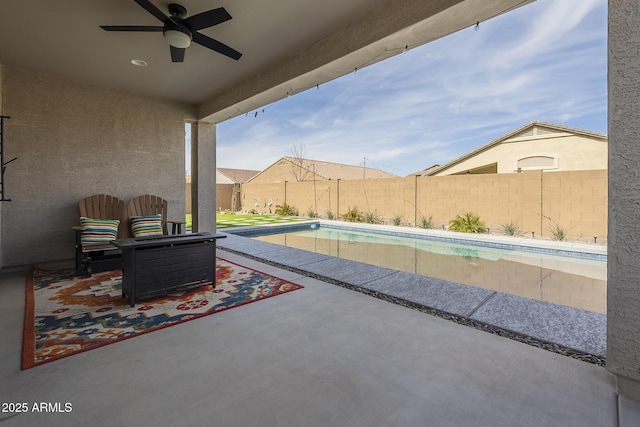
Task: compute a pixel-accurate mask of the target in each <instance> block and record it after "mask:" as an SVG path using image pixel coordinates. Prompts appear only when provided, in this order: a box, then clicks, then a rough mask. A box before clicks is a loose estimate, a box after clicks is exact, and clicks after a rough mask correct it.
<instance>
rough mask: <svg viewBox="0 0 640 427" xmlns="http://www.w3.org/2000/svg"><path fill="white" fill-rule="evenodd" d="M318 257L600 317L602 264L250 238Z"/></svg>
mask: <svg viewBox="0 0 640 427" xmlns="http://www.w3.org/2000/svg"><path fill="white" fill-rule="evenodd" d="M254 238H255V239H257V240H261V241H265V242H271V243H276V244H279V245H283V246H289V247H292V248H298V249H304V250H308V251H312V252H316V253H320V254H325V255H330V256H335V257H339V258H344V259H349V260H353V261H359V262H363V263H367V264H373V265H377V266H380V267H387V268H391V269H394V270H400V271H406V272H409V273H415V274H419V275H422V276H429V277H435V278H439V279H443V280H449V281H452V282H457V283H463V284H466V285H472V286H478V287H481V288H485V289H491V290H494V291H498V292H504V293H508V294H512V295H519V296H523V297H527V298H534V299H537V300H541V301H547V302H552V303H556V304H561V305H566V306H570V307H575V308H581V309H584V310H589V311H595V312H598V313H606V303H607V282H606V280H607V262H606V260H603V259H590V258H585V257H580V258H578V257H570V256H559V255H552V254H547V253H539V252H529V251H522V250H511V249H497V248H487V247H483V246H473V245H463V244H459V243H457V242H456V243H450V242H446V241H440V240H427V239H422V238H408V237H400V236H393V235H383V234H377V233H366V232H360V231H351V230H339V229H333V228H324V227H320V228H316V229H311V230H305V231H296V232H290V233H284V234H272V235H266V236H258V237H254Z"/></svg>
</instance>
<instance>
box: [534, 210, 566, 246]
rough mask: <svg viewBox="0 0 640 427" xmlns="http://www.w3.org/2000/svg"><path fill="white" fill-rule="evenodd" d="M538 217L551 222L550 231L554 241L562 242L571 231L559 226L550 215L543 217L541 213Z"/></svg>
mask: <svg viewBox="0 0 640 427" xmlns="http://www.w3.org/2000/svg"><path fill="white" fill-rule="evenodd" d="M538 215H540V216H541V217H542V218H544V219H546V220H547V221H549V230H550V231H551V235H552V236H553V239H554V240H558V241H560V242H562V241H563V240H565V239H566V238H567V232H568V231H569V230H568V229H566V228H564V227H563V226H561V225H560V224H558V223H557V222H556V221H555V220H554V219H553V218H551V217H550V216H548V215H543V214H541V213H538Z"/></svg>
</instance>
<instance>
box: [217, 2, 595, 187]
mask: <svg viewBox="0 0 640 427" xmlns="http://www.w3.org/2000/svg"><path fill="white" fill-rule="evenodd" d="M606 79H607V0H562V1H558V0H538V1H536V2H534V3H532V4H529V5H527V6H524V7H522V8H519V9H517V10H515V11H512V12H509V13H506V14H504V15H501V16H498V17H496V18H494V19H492V20H489V21H486V22H481V23H480V29H479V31H474V30H473V28H467V29H464V30H462V31H459V32H457V33H455V34H452V35H449V36H447V37H444V38H442V39H439V40H436V41H434V42H431V43H429V44H426V45H423V46H420V47H416V48H414V49H411V50H409V51H407V52H406V53H403V54H400V55H397V56H395V57H393V58H390V59H388V60H385V61H382V62H379V63H377V64H374V65H371V66H369V67H366V68H363V69H359V70H358V71H357V72H356V73H350V74H347V75H345V76H343V77H341V78H338V79H336V80H333V81H331V82H328V83H325V84H321V85H320V87H319V89H316V88H313V89H310V90H307V91H305V92H302V93H299V94H297V95H294V96H291V97H288V98H286V99H283V100H281V101H278V102H276V103H273V104H270V105H267V106H265V107H264V112H262V109H259V110H258V114H257V116H256V115H255V113H256V111H255V110H254V111H250V112H248V114H247V115H246V116H245V115H241V116H238V117H236V118H233V119H230V120H227V121H225V122H223V123H220V124H218V127H217V137H216V139H217V166H218V167H225V168H238V169H255V170H262V169H264V168H266V167H267V166H269V165H270V164H271V163H273V162H275V161H276V160H277V159H279V158H280V157H282V156H286V155H291V152H292V148H293V146H294V144H295V145H300V144H302V145H304V147H305V149H306V153H307V157H308V158H310V159H315V160H322V161H330V162H338V163H345V164H351V165H362V163H363V161H364V160H365V158H366V164H367V166H371V167H377V168H379V169H383V170H386V171H388V172H391V173H395V174H397V175H401V176H404V175H407V174H409V173H412V172H415V171H418V170H421V169H424V168H427V167H429V166H432V165H434V164H444V163H447V162H448V161H450V160H453V159H454V158H456V157H459V156H460V155H462V154H464V153H466V152H468V151H471V150H473V149H475V148H478V147H480V146H481V145H484V144H486V143H488V142H490V141H492V140H493V139H496V138H498V137H500V136H502V135H504V134H506V133H509V132H511V131H512V130H515V129H516V128H518V127H520V126H523V125H525V124H527V123H529V122H531V121H535V120H539V121H545V122H551V123H556V124H563V125H567V126H572V127H577V128H581V129H586V130H590V131H596V132H601V133H606V132H607V80H606Z"/></svg>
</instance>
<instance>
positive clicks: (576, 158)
mask: <svg viewBox="0 0 640 427" xmlns="http://www.w3.org/2000/svg"><path fill="white" fill-rule="evenodd" d="M607 148H608V146H607V142H606V141H602V140H598V139H593V138H587V137H584V136H579V135H569V134H567V135H566V136H556V135H542V136H537V137H531V138H515V139H513V140H508V141H505V142H504V143H502V144H499V145H497V146H495V147H492V148H490V149H487V150H486V151H483V152H481V153H478V154H477V155H476V156H474V157H472V158H470V159H468V160H466V161H464V162H461V163H459V164H457V165H455V166H452V167H451V168H449V169H446V170H444V171H442V172H441V173H439V174H437V175H438V176H443V175H452V174H455V173H461V172H462V173H464V172H466V171H467V170H470V169H474V168H477V167H480V166H484V165H487V164H491V163H498V173H513V172H516V171H517V161H518V159H521V158H523V157H528V156H538V155H542V156H550V157H554V158H556V159H558V162H557V168H556V169H552V170H557V171H579V170H596V169H606V168H607Z"/></svg>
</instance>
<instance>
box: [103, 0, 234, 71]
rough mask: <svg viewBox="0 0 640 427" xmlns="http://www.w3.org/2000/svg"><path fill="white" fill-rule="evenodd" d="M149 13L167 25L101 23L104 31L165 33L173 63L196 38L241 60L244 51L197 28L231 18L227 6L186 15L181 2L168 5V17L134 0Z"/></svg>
mask: <svg viewBox="0 0 640 427" xmlns="http://www.w3.org/2000/svg"><path fill="white" fill-rule="evenodd" d="M134 1H135V2H136V3H138V4H139V5H140V6H142V7H143V8H144V9H145V10H146V11H147V12H149V13H150V14H152V15H153V16H155V17H156V18H158V19H159V20H160V21H162V23H163V24H164V25H162V26H144V25H101V26H100V28H102V29H103V30H105V31H141V32H162V34H163V35H164V39H165V41H166V42H167V43H168V44H169V48H170V50H171V61H172V62H183V61H184V51H185V49H186V48H187V47H189V45H191V42H192V41H194V42H196V43H198V44H199V45H201V46H204V47H206V48H209V49H211V50H214V51H216V52H218V53H221V54H223V55H226V56H228V57H229V58H232V59H235V60H236V61H237V60H238V59H240V57H241V56H242V54H241V53H240V52H238V51H237V50H235V49H232V48H231V47H229V46H227V45H226V44H224V43H221V42H219V41H218V40H215V39H212V38H211V37H207V36H205V35H204V34H200V33H199V32H198V30H202V29H203V28H209V27H213V26H214V25H218V24H220V23H222V22H225V21H228V20H229V19H231V15H229V13H228V12H227V11H226V10H225V8H224V7H219V8H217V9H212V10H209V11H206V12H202V13H198V14H197V15H193V16H190V17H188V18H185V16H186V14H187V9H185V8H184V7H183V6H181V5H179V4H173V3H172V4H170V5H169V16H166V15H165V14H164V13H162V12H161V11H160V9H158V8H157V7H156V6H154V5H153V4H152V3H151V2H150V1H149V0H134Z"/></svg>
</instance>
